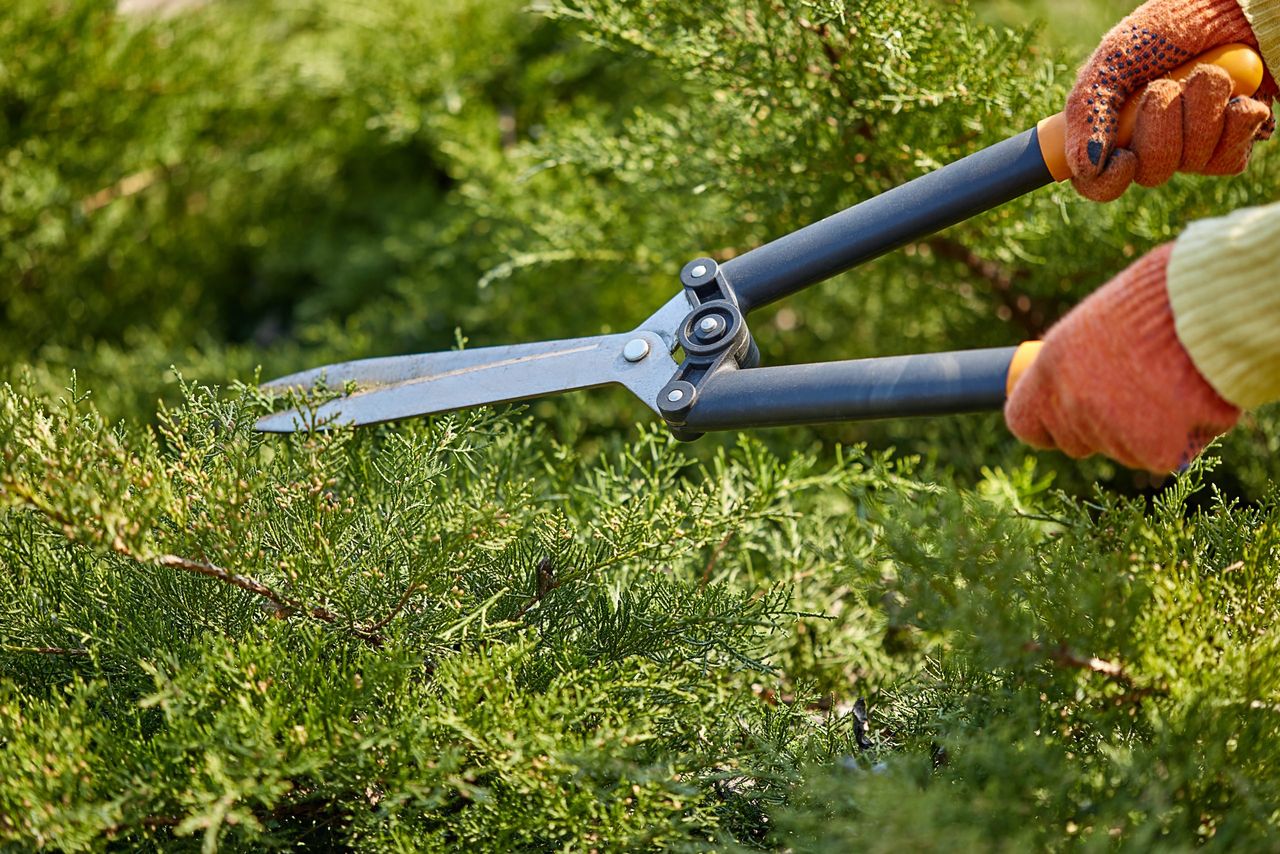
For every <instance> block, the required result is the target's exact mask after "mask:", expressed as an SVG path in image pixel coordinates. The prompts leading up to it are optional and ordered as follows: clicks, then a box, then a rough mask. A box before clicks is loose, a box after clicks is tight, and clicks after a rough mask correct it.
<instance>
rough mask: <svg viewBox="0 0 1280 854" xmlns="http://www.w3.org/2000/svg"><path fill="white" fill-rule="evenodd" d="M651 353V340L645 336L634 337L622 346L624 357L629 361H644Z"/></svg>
mask: <svg viewBox="0 0 1280 854" xmlns="http://www.w3.org/2000/svg"><path fill="white" fill-rule="evenodd" d="M648 355H649V342H648V341H646V340H644V339H643V338H632V339H631V340H630V341H628V342H627V346H626V347H624V348H622V357H623V358H624V359H626V360H627V361H628V362H643V361H644V359H645V357H646V356H648Z"/></svg>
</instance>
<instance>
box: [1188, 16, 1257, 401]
mask: <svg viewBox="0 0 1280 854" xmlns="http://www.w3.org/2000/svg"><path fill="white" fill-rule="evenodd" d="M1254 5H1257V6H1262V5H1266V6H1267V7H1268V8H1277V7H1280V3H1267V4H1263V3H1260V2H1255V4H1254ZM1276 20H1278V21H1280V17H1278V18H1277V19H1276ZM1169 302H1170V305H1171V306H1172V307H1173V315H1174V320H1175V322H1176V324H1177V329H1178V338H1179V339H1181V341H1182V344H1183V346H1184V347H1186V349H1187V352H1188V353H1189V354H1190V356H1191V360H1192V362H1194V363H1195V365H1196V367H1197V368H1199V370H1200V373H1201V374H1203V375H1204V378H1205V379H1206V380H1208V381H1209V384H1210V385H1212V386H1213V387H1214V388H1215V389H1217V391H1218V393H1219V394H1221V395H1222V396H1223V397H1224V398H1226V399H1227V400H1228V401H1230V402H1231V403H1234V404H1235V405H1236V406H1239V407H1241V408H1243V409H1252V408H1254V407H1257V406H1261V405H1262V404H1264V403H1271V402H1272V401H1276V400H1280V204H1274V205H1267V206H1265V207H1259V208H1246V209H1244V210H1240V211H1236V212H1235V213H1233V214H1231V215H1230V216H1225V217H1221V218H1219V219H1207V220H1201V221H1200V222H1196V223H1193V224H1192V225H1191V227H1190V228H1188V229H1187V230H1186V231H1185V232H1184V233H1183V235H1182V236H1181V237H1180V238H1178V242H1177V245H1176V246H1175V247H1174V250H1173V257H1172V259H1171V260H1170V262H1169Z"/></svg>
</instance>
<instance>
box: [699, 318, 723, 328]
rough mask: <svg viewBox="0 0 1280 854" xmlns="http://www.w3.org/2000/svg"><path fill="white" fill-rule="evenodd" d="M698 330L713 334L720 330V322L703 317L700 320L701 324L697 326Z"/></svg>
mask: <svg viewBox="0 0 1280 854" xmlns="http://www.w3.org/2000/svg"><path fill="white" fill-rule="evenodd" d="M698 328H699V329H701V330H702V331H703V332H715V331H716V330H717V329H719V328H720V321H718V320H716V319H715V318H714V317H704V318H702V322H701V323H699V324H698Z"/></svg>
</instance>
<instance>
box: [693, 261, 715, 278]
mask: <svg viewBox="0 0 1280 854" xmlns="http://www.w3.org/2000/svg"><path fill="white" fill-rule="evenodd" d="M709 272H711V271H710V270H708V269H707V267H706V265H705V264H699V265H698V266H696V267H694V268H693V269H692V270H690V271H689V275H691V276H693V277H694V278H695V279H701V278H702V277H703V276H705V275H706V274H707V273H709Z"/></svg>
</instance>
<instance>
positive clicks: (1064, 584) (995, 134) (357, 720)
mask: <svg viewBox="0 0 1280 854" xmlns="http://www.w3.org/2000/svg"><path fill="white" fill-rule="evenodd" d="M12 5H13V6H14V7H15V8H14V9H13V10H6V13H5V15H4V16H0V264H2V265H3V267H2V268H0V273H2V275H0V327H2V328H3V333H2V334H0V354H3V358H4V360H5V361H4V365H5V367H4V370H3V373H4V376H5V379H7V382H5V383H4V384H3V385H2V386H0V847H3V848H6V849H9V848H12V849H15V850H31V849H39V850H51V851H52V850H57V851H81V850H203V851H215V850H273V849H285V848H299V847H310V848H314V849H316V850H355V851H406V850H444V849H451V848H456V849H462V850H478V851H485V850H491V851H509V850H528V851H551V850H575V851H576V850H584V851H589V850H599V851H607V850H629V849H649V848H659V849H676V850H754V849H764V850H794V851H807V850H842V849H844V848H854V847H856V848H857V849H859V850H870V851H890V850H892V851H899V850H913V849H917V848H919V849H936V848H939V847H942V846H944V845H945V846H947V847H951V848H960V849H964V848H973V849H986V848H996V849H1010V850H1022V849H1028V848H1029V849H1040V848H1048V849H1063V848H1068V847H1074V846H1076V845H1084V846H1090V847H1103V846H1109V845H1114V844H1121V845H1125V846H1128V847H1134V848H1160V849H1161V850H1164V849H1190V848H1195V847H1210V848H1222V849H1230V850H1235V849H1240V848H1247V849H1259V848H1268V847H1271V846H1272V845H1273V840H1274V838H1275V835H1276V833H1277V832H1278V831H1280V828H1277V822H1278V819H1277V816H1280V802H1278V799H1277V795H1276V793H1277V792H1280V747H1277V745H1280V713H1278V712H1280V645H1278V643H1277V639H1276V636H1275V633H1274V631H1273V626H1274V624H1275V622H1276V620H1277V617H1278V616H1280V599H1278V598H1277V593H1276V591H1277V589H1280V588H1278V586H1277V571H1276V566H1277V559H1278V557H1280V555H1278V554H1277V551H1278V549H1280V491H1278V490H1277V489H1276V488H1275V487H1274V486H1273V485H1272V483H1273V481H1274V479H1275V477H1276V475H1277V471H1276V470H1275V466H1274V464H1273V463H1272V462H1271V457H1272V456H1273V455H1272V454H1271V451H1273V450H1275V445H1276V443H1277V442H1280V430H1277V429H1275V428H1276V426H1277V425H1276V418H1275V415H1274V413H1261V414H1259V415H1257V416H1256V417H1254V418H1253V419H1252V420H1251V422H1250V424H1248V425H1247V426H1246V427H1245V428H1243V429H1242V430H1241V431H1239V432H1238V433H1237V434H1236V435H1235V436H1233V437H1232V438H1231V439H1229V440H1228V441H1227V442H1226V443H1225V444H1224V445H1222V446H1220V447H1219V448H1217V449H1215V452H1214V453H1215V454H1217V455H1219V456H1220V457H1221V461H1219V460H1218V459H1216V458H1214V459H1211V460H1210V461H1208V462H1205V463H1203V464H1201V465H1199V466H1198V467H1196V468H1194V469H1193V470H1191V471H1189V472H1187V473H1186V474H1184V475H1182V476H1180V477H1179V478H1176V479H1173V480H1171V481H1170V482H1169V483H1167V484H1151V483H1149V482H1140V481H1137V480H1135V479H1134V478H1132V477H1130V476H1128V475H1125V474H1123V473H1120V472H1117V471H1116V470H1115V469H1113V468H1111V467H1109V466H1107V465H1105V464H1101V463H1090V464H1086V465H1083V466H1076V465H1066V464H1064V463H1063V462H1062V461H1061V460H1058V459H1056V458H1054V457H1052V456H1041V457H1036V456H1034V455H1031V454H1030V453H1029V452H1027V451H1026V450H1025V449H1022V448H1020V447H1018V446H1017V445H1016V444H1015V443H1014V442H1013V441H1012V440H1011V439H1009V438H1008V437H1007V436H1006V435H1005V433H1004V432H1003V430H1002V429H1001V428H1000V426H999V421H998V417H997V416H992V417H985V416H983V417H973V418H962V419H953V420H946V421H939V422H935V423H930V424H919V423H911V424H898V425H891V426H886V427H871V428H866V427H857V426H841V427H834V428H830V429H824V430H822V431H815V430H796V431H786V432H780V433H779V432H772V433H767V432H762V433H760V434H758V435H754V436H738V437H728V438H726V439H718V440H717V439H710V440H707V441H706V442H704V443H702V444H701V445H698V446H694V447H687V446H682V445H679V444H677V443H675V442H674V441H673V440H671V439H670V438H668V437H667V436H666V435H665V433H664V431H662V430H660V429H658V428H655V427H647V426H636V425H635V422H636V421H637V419H639V418H640V417H642V416H643V415H644V413H643V411H642V410H640V409H638V408H636V407H634V406H633V404H632V403H631V402H629V401H626V400H623V399H622V398H621V397H618V396H613V397H611V396H610V395H608V394H607V393H601V394H599V395H597V396H593V397H591V398H589V399H588V398H586V397H585V396H583V397H577V396H575V397H569V398H565V399H562V400H558V401H556V402H555V403H554V404H548V403H536V404H531V405H530V406H529V407H527V408H514V409H499V410H482V411H477V412H470V413H463V414H456V415H450V416H445V417H439V418H433V419H425V420H419V421H414V422H408V423H403V424H398V425H391V426H383V427H378V428H372V429H363V430H355V431H352V430H332V431H325V432H319V433H315V434H304V435H296V436H289V437H275V436H273V437H267V436H262V435H259V434H256V433H254V432H253V431H252V429H251V427H252V424H253V423H254V421H255V420H256V419H257V418H258V417H259V416H261V415H262V414H263V413H265V412H267V411H270V409H271V408H272V407H278V406H280V405H283V404H281V403H280V402H278V401H276V402H273V401H270V400H268V399H266V398H264V397H263V396H262V395H261V394H260V393H259V392H258V391H257V390H256V385H257V383H256V380H257V378H258V375H257V374H255V366H257V365H262V366H264V370H266V371H268V372H269V373H271V374H276V373H278V372H284V371H287V370H290V369H293V368H297V367H301V366H303V365H307V364H315V363H320V362H325V361H331V360H333V359H336V358H351V357H360V356H367V355H379V354H385V353H389V352H404V351H409V350H425V349H443V348H447V347H449V346H465V345H466V344H467V343H468V342H467V340H466V338H467V337H471V338H472V339H474V340H477V341H478V342H483V343H489V342H499V341H512V340H519V339H528V338H545V337H554V336H559V335H581V334H591V333H593V332H595V331H605V330H607V329H617V328H622V327H623V326H624V325H625V324H627V323H630V322H633V321H634V320H637V319H638V318H639V317H642V316H643V315H644V313H645V311H646V310H647V309H648V308H649V307H650V306H651V305H657V304H658V303H659V302H660V300H662V299H664V298H666V297H667V296H668V295H669V294H670V293H671V291H672V288H673V287H674V284H673V282H674V277H673V270H678V267H679V265H680V262H681V261H682V260H684V259H685V258H688V257H694V256H695V255H697V254H700V253H703V252H714V253H716V254H718V255H720V256H723V257H727V256H729V255H732V254H733V253H735V252H738V251H741V250H743V249H745V248H749V247H750V246H752V245H755V244H756V243H759V242H761V241H763V240H767V239H769V238H770V237H772V236H776V235H777V234H780V233H782V232H785V231H786V230H788V229H791V228H794V227H797V226H799V225H802V224H804V223H805V222H808V221H810V220H812V219H814V218H816V217H818V216H820V215H822V214H825V213H827V212H830V211H832V210H835V209H837V208H839V207H841V206H843V205H847V204H851V203H853V202H855V201H857V200H858V199H861V198H865V197H867V196H869V195H871V194H873V193H876V192H879V191H882V190H884V189H887V188H888V187H890V186H893V185H895V184H897V183H900V182H902V181H904V180H907V179H909V178H910V177H913V176H914V175H917V174H920V173H921V172H922V171H924V170H926V169H928V168H931V167H932V166H934V165H937V164H940V163H944V162H947V161H950V160H953V159H955V158H957V157H959V156H961V155H963V154H964V153H967V152H969V151H972V150H974V149H975V148H976V147H978V146H981V145H983V144H987V143H990V142H994V141H996V140H998V139H1001V138H1003V137H1005V136H1008V135H1010V134H1011V133H1014V132H1018V131H1020V130H1022V129H1023V128H1024V127H1026V126H1028V125H1029V124H1030V123H1031V122H1032V121H1034V119H1035V118H1038V117H1039V116H1040V115H1042V114H1044V113H1046V112H1052V109H1051V107H1052V105H1054V104H1057V103H1061V99H1062V93H1063V90H1064V86H1065V83H1066V82H1067V80H1068V79H1069V74H1068V73H1067V70H1068V68H1069V64H1070V62H1072V61H1074V60H1075V59H1076V58H1078V56H1077V55H1078V53H1079V50H1081V49H1083V45H1077V46H1075V47H1074V48H1072V47H1071V46H1065V47H1064V46H1053V47H1050V46H1048V45H1049V44H1050V40H1049V39H1047V38H1046V37H1045V36H1044V35H1043V34H1042V33H1040V32H1039V31H1037V30H1035V29H1020V30H1011V29H1007V28H1005V26H1004V25H996V24H992V23H989V21H991V20H994V18H993V17H992V16H993V15H994V14H995V13H996V12H997V11H999V9H1000V8H1002V7H999V4H988V3H976V4H974V5H972V6H970V5H966V4H963V3H953V2H937V3H934V2H927V0H920V2H910V3H903V2H887V0H886V2H880V0H865V2H862V0H818V2H779V0H697V2H688V0H683V2H677V0H640V2H620V1H619V0H539V2H538V3H535V4H534V7H533V9H532V10H526V9H524V8H523V4H521V3H515V2H506V1H505V0H499V2H495V0H436V2H432V3H420V2H408V0H404V2H402V1H401V0H375V2H365V3H335V2H318V0H317V2H311V0H298V2H295V0H288V2H285V0H279V2H271V3H257V2H255V3H248V2H245V3H240V2H234V0H217V1H216V2H215V3H213V4H211V5H210V6H208V7H206V8H203V9H196V10H194V11H190V12H187V13H184V14H182V15H178V16H173V17H165V18H159V19H149V18H121V17H120V16H118V15H117V14H116V12H115V10H114V8H113V7H114V4H113V3H110V2H107V0H68V2H64V3H60V4H55V6H54V7H53V8H52V10H51V8H50V6H49V4H47V3H45V2H42V0H16V2H15V3H14V4H12ZM1042 5H1043V9H1042V11H1045V12H1047V13H1052V12H1053V8H1054V7H1053V4H1042ZM1098 5H1100V4H1092V5H1091V6H1090V8H1095V7H1097V6H1098ZM1101 5H1105V4H1101ZM1113 5H1116V4H1113ZM1118 5H1121V6H1122V5H1124V4H1118ZM1111 12H1112V13H1118V9H1114V8H1113V9H1112V10H1111ZM1077 23H1078V22H1077ZM1106 23H1107V21H1105V20H1103V21H1099V22H1098V26H1097V29H1099V30H1100V29H1102V28H1104V27H1105V26H1106ZM1073 50H1074V51H1075V53H1072V51H1073ZM68 57H70V58H72V59H74V60H75V61H70V60H69V59H68ZM1273 162H1274V158H1273V157H1270V156H1268V155H1266V154H1265V153H1263V155H1262V157H1261V158H1260V160H1259V163H1258V164H1257V165H1256V166H1255V168H1254V169H1253V170H1252V171H1251V173H1250V175H1249V176H1248V177H1247V178H1246V179H1242V180H1240V181H1205V180H1200V179H1179V180H1177V181H1175V182H1174V183H1173V184H1172V185H1171V186H1170V187H1168V188H1165V189H1162V190H1160V191H1158V192H1149V193H1146V194H1132V195H1131V196H1130V197H1128V198H1126V199H1125V200H1124V201H1123V202H1121V203H1119V204H1117V205H1114V206H1109V207H1106V208H1096V207H1092V206H1086V205H1084V204H1082V203H1080V202H1079V201H1077V200H1075V199H1074V198H1073V197H1072V196H1071V195H1070V193H1069V192H1067V191H1063V190H1056V189H1055V190H1048V191H1045V192H1042V193H1039V194H1036V195H1034V196H1033V197H1031V198H1028V199H1026V200H1023V201H1020V202H1018V203H1016V204H1014V205H1011V206H1009V207H1007V208H1005V209H1004V210H1001V211H998V212H994V213H992V214H991V215H988V216H985V217H982V218H979V219H977V220H975V221H973V222H972V223H969V224H966V225H964V226H962V227H959V228H957V229H954V230H952V231H950V232H948V233H947V234H945V235H943V236H941V237H938V238H935V239H932V240H930V241H927V242H926V243H922V244H920V245H917V246H913V247H909V248H908V250H907V251H905V252H903V253H900V254H898V255H895V256H893V257H891V258H886V259H884V260H882V261H880V262H877V263H876V264H874V265H872V266H870V267H868V268H866V269H864V270H862V271H859V272H858V273H856V274H854V275H850V276H846V277H843V278H842V279H841V280H840V281H838V282H837V283H835V284H834V285H832V286H829V287H824V288H822V289H818V290H816V291H815V292H813V293H810V294H806V295H805V296H804V297H802V298H799V299H796V300H794V301H793V302H792V303H790V304H788V305H787V306H786V307H785V308H783V309H781V310H778V311H775V312H774V313H772V314H766V315H764V316H763V317H762V318H761V319H760V321H759V323H758V324H756V325H755V327H754V331H755V333H756V335H757V337H758V338H759V340H760V341H761V344H762V346H763V347H764V349H765V350H766V352H770V353H772V354H775V358H777V359H778V360H779V361H781V360H784V359H785V360H800V359H815V358H841V357H846V358H847V357H849V356H856V355H860V354H863V353H864V352H866V353H870V352H878V353H889V352H908V351H916V350H931V349H932V350H937V349H953V348H958V347H963V346H978V345H983V344H993V343H1011V342H1013V341H1017V340H1020V339H1021V338H1025V337H1027V336H1028V335H1029V334H1034V333H1035V332H1036V331H1037V330H1039V329H1042V328H1043V327H1044V326H1045V325H1046V324H1047V323H1049V322H1051V321H1052V319H1053V317H1055V316H1056V315H1057V314H1058V313H1060V312H1061V310H1062V309H1063V308H1064V307H1065V306H1067V305H1069V304H1070V303H1071V302H1072V301H1073V300H1074V299H1077V298H1078V297H1080V296H1081V295H1082V294H1084V293H1086V292H1088V290H1090V289H1091V288H1092V287H1093V286H1095V285H1096V284H1097V283H1099V282H1100V281H1102V280H1103V279H1104V278H1105V277H1106V276H1108V275H1109V274H1110V273H1113V272H1114V271H1115V270H1117V269H1118V268H1119V267H1120V266H1122V265H1123V264H1124V263H1125V260H1126V259H1127V258H1129V257H1132V256H1133V255H1134V254H1136V253H1138V252H1141V251H1144V250H1145V249H1147V248H1149V247H1150V246H1152V245H1154V244H1156V243H1159V242H1162V241H1164V240H1167V239H1169V238H1170V237H1171V236H1173V235H1174V234H1176V233H1177V230H1178V229H1179V228H1180V226H1181V224H1182V223H1184V222H1185V221H1187V220H1188V219H1190V218H1194V217H1196V216H1198V215H1203V214H1205V213H1209V212H1220V211H1223V210H1227V209H1230V208H1232V207H1236V206H1239V205H1242V204H1246V203H1249V202H1251V201H1256V200H1260V199H1264V198H1268V197H1269V196H1270V195H1272V194H1273V193H1274V190H1275V189H1276V185H1277V175H1276V171H1275V168H1274V166H1273V165H1272V164H1273ZM1081 245H1088V246H1089V247H1090V251H1089V252H1087V253H1082V252H1080V251H1079V247H1080V246H1081ZM459 328H461V330H462V331H461V332H459V331H458V329H459ZM463 333H465V335H464V334H463ZM171 365H177V366H178V369H177V370H173V369H170V366H171ZM91 392H92V393H91ZM332 393H333V392H322V393H321V394H320V395H319V396H318V397H317V398H316V399H315V400H309V401H303V402H302V403H303V404H304V405H306V406H311V405H314V404H316V403H318V402H319V401H321V400H323V399H325V397H326V396H329V395H331V394H332ZM157 401H158V402H157ZM890 445H896V446H897V447H896V449H895V448H893V447H889V446H890ZM1095 481H1096V482H1095Z"/></svg>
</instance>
